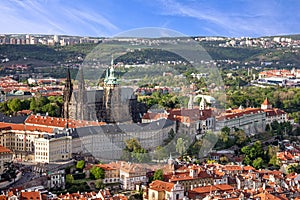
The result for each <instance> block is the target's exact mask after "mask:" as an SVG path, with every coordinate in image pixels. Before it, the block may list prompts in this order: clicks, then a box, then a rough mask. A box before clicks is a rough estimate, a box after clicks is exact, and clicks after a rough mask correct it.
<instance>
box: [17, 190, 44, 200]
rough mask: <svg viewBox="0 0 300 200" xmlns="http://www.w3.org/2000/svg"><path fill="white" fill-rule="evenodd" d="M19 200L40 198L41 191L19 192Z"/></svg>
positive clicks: (36, 199)
mask: <svg viewBox="0 0 300 200" xmlns="http://www.w3.org/2000/svg"><path fill="white" fill-rule="evenodd" d="M20 199H21V200H41V199H42V198H41V193H40V192H38V191H36V192H21V195H20Z"/></svg>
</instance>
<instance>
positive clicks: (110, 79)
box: [104, 56, 119, 86]
mask: <svg viewBox="0 0 300 200" xmlns="http://www.w3.org/2000/svg"><path fill="white" fill-rule="evenodd" d="M118 84H119V83H118V79H117V77H115V69H114V58H113V56H112V59H111V65H110V67H109V68H108V69H107V70H106V75H105V78H104V85H107V86H116V85H118Z"/></svg>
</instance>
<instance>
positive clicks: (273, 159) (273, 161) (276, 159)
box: [269, 155, 279, 167]
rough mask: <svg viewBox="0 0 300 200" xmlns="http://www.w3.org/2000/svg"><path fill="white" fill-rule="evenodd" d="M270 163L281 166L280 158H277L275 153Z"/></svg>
mask: <svg viewBox="0 0 300 200" xmlns="http://www.w3.org/2000/svg"><path fill="white" fill-rule="evenodd" d="M269 164H270V165H273V166H274V167H278V166H279V160H278V158H277V156H276V155H274V156H273V157H272V158H271V159H270V161H269Z"/></svg>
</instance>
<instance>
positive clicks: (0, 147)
mask: <svg viewBox="0 0 300 200" xmlns="http://www.w3.org/2000/svg"><path fill="white" fill-rule="evenodd" d="M0 153H11V150H10V149H8V148H6V147H4V146H1V145H0Z"/></svg>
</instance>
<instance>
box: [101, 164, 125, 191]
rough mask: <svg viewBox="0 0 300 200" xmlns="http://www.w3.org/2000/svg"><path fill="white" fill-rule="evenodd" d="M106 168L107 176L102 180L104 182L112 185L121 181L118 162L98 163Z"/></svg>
mask: <svg viewBox="0 0 300 200" xmlns="http://www.w3.org/2000/svg"><path fill="white" fill-rule="evenodd" d="M96 166H97V167H100V168H101V169H103V170H104V174H105V177H104V179H103V180H102V181H103V183H104V184H108V185H112V184H117V186H119V183H120V165H119V164H118V163H109V164H98V165H96Z"/></svg>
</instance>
